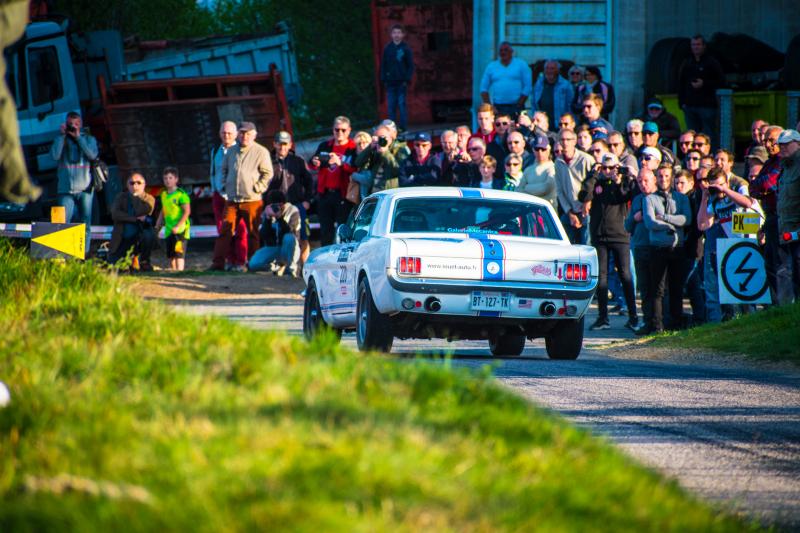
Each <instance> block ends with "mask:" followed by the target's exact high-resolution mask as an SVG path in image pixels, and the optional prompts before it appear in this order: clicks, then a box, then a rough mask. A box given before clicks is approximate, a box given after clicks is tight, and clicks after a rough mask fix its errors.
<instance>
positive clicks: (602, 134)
mask: <svg viewBox="0 0 800 533" xmlns="http://www.w3.org/2000/svg"><path fill="white" fill-rule="evenodd" d="M601 140H602V141H607V140H608V134H607V133H606V130H605V129H599V130H597V131H595V132H594V133H592V141H601Z"/></svg>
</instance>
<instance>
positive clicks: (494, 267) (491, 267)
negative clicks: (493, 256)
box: [486, 261, 500, 274]
mask: <svg viewBox="0 0 800 533" xmlns="http://www.w3.org/2000/svg"><path fill="white" fill-rule="evenodd" d="M486 271H487V272H489V274H497V273H498V272H500V265H498V264H497V263H495V262H494V261H492V262H491V263H489V264H487V265H486Z"/></svg>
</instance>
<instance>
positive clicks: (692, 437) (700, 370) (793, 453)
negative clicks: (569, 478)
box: [186, 299, 800, 530]
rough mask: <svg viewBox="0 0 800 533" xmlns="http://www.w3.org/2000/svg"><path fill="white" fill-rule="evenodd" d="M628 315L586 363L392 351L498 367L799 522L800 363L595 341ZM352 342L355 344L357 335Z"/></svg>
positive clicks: (728, 490) (524, 389) (241, 313)
mask: <svg viewBox="0 0 800 533" xmlns="http://www.w3.org/2000/svg"><path fill="white" fill-rule="evenodd" d="M186 309H187V310H190V311H191V312H196V313H213V314H221V315H225V316H228V317H230V318H232V319H234V320H237V321H240V322H243V323H245V324H248V325H250V326H253V327H257V328H280V329H285V330H287V331H289V332H290V333H293V334H300V333H301V328H302V306H301V305H300V302H299V301H298V300H285V299H284V300H281V301H279V302H278V301H274V302H273V301H270V300H267V299H255V300H248V301H246V302H230V301H229V302H207V303H205V302H204V303H200V302H193V303H192V305H191V306H186ZM589 318H594V316H590V317H589ZM624 321H625V318H624V317H612V329H611V330H608V331H604V332H600V334H598V333H595V332H589V331H588V330H587V332H586V339H585V341H584V351H583V352H582V353H581V356H580V358H579V359H578V360H577V361H550V360H549V359H548V358H547V356H546V353H545V350H544V342H543V341H541V340H536V341H534V342H529V343H528V346H527V347H526V350H525V352H524V354H523V356H522V357H520V358H513V359H512V358H508V359H501V360H497V359H492V358H491V357H490V356H489V352H488V347H487V343H485V342H476V341H464V342H455V343H448V342H446V341H439V340H434V341H395V346H394V349H393V353H396V354H408V355H411V354H422V355H423V356H424V355H426V354H427V355H439V354H441V353H450V354H452V355H453V356H454V364H456V365H462V366H466V367H481V366H484V365H486V364H492V365H495V368H494V373H495V375H496V376H497V379H498V380H500V381H501V382H502V383H504V384H505V385H507V386H508V387H510V388H512V389H514V390H515V391H517V392H518V393H519V394H522V395H523V396H525V397H527V398H530V399H531V400H532V401H534V402H536V403H538V404H540V405H544V406H548V407H550V408H552V409H554V410H556V411H558V412H559V413H561V414H562V415H564V416H566V417H568V418H569V419H571V420H572V421H573V422H574V423H576V424H578V425H580V426H583V427H586V428H588V429H589V430H591V431H592V432H594V433H596V434H600V435H603V436H605V437H607V438H608V439H610V440H611V441H613V442H615V443H616V444H617V445H619V446H620V447H621V448H622V449H624V450H625V451H626V452H628V453H629V454H630V455H631V456H633V457H635V458H637V459H638V460H639V461H641V462H642V463H644V464H646V465H648V466H650V467H652V468H656V469H658V470H659V471H661V472H663V473H665V474H666V475H668V476H671V477H674V478H676V479H677V480H678V481H679V482H680V483H681V485H682V486H683V487H685V488H687V489H689V490H690V491H692V492H694V493H695V494H698V495H700V496H701V497H702V498H704V499H706V500H708V501H711V502H716V503H719V504H721V505H725V506H731V507H733V508H735V509H737V510H741V511H742V512H745V513H747V514H748V515H749V516H752V517H755V518H757V519H759V520H761V521H764V522H765V523H771V524H778V525H779V527H781V528H786V529H789V530H800V372H798V371H790V372H788V373H787V372H777V371H761V370H758V369H756V368H754V367H751V368H749V367H743V366H741V365H735V366H728V367H725V366H720V365H719V364H705V363H699V364H698V363H692V364H686V363H684V364H677V363H671V362H664V361H649V360H641V359H629V358H626V357H625V354H624V353H621V354H620V353H617V354H616V355H615V356H610V355H608V353H607V352H603V351H600V350H597V349H592V347H596V346H598V345H601V344H604V343H608V342H611V341H614V340H618V339H620V338H629V337H630V336H631V334H630V332H628V331H627V330H625V329H624V328H623V327H622V324H623V323H624ZM586 323H587V324H589V323H590V320H587V322H586ZM343 342H344V343H345V344H347V345H349V346H353V347H355V338H354V336H353V335H352V334H349V335H345V336H344V337H343ZM714 361H716V362H718V361H719V360H718V359H716V360H714Z"/></svg>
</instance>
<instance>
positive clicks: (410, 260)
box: [397, 257, 422, 276]
mask: <svg viewBox="0 0 800 533" xmlns="http://www.w3.org/2000/svg"><path fill="white" fill-rule="evenodd" d="M397 271H398V272H399V273H400V274H407V275H412V276H413V275H418V274H419V273H420V272H422V259H420V258H419V257H401V258H399V259H398V260H397Z"/></svg>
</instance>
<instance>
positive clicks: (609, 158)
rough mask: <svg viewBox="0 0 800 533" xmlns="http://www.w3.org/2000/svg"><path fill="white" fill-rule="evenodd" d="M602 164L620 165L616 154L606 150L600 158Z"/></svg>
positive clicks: (606, 165)
mask: <svg viewBox="0 0 800 533" xmlns="http://www.w3.org/2000/svg"><path fill="white" fill-rule="evenodd" d="M600 164H601V165H603V166H604V167H616V166H619V158H618V157H617V155H616V154H612V153H611V152H606V153H605V154H603V157H602V158H601V159H600Z"/></svg>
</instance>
